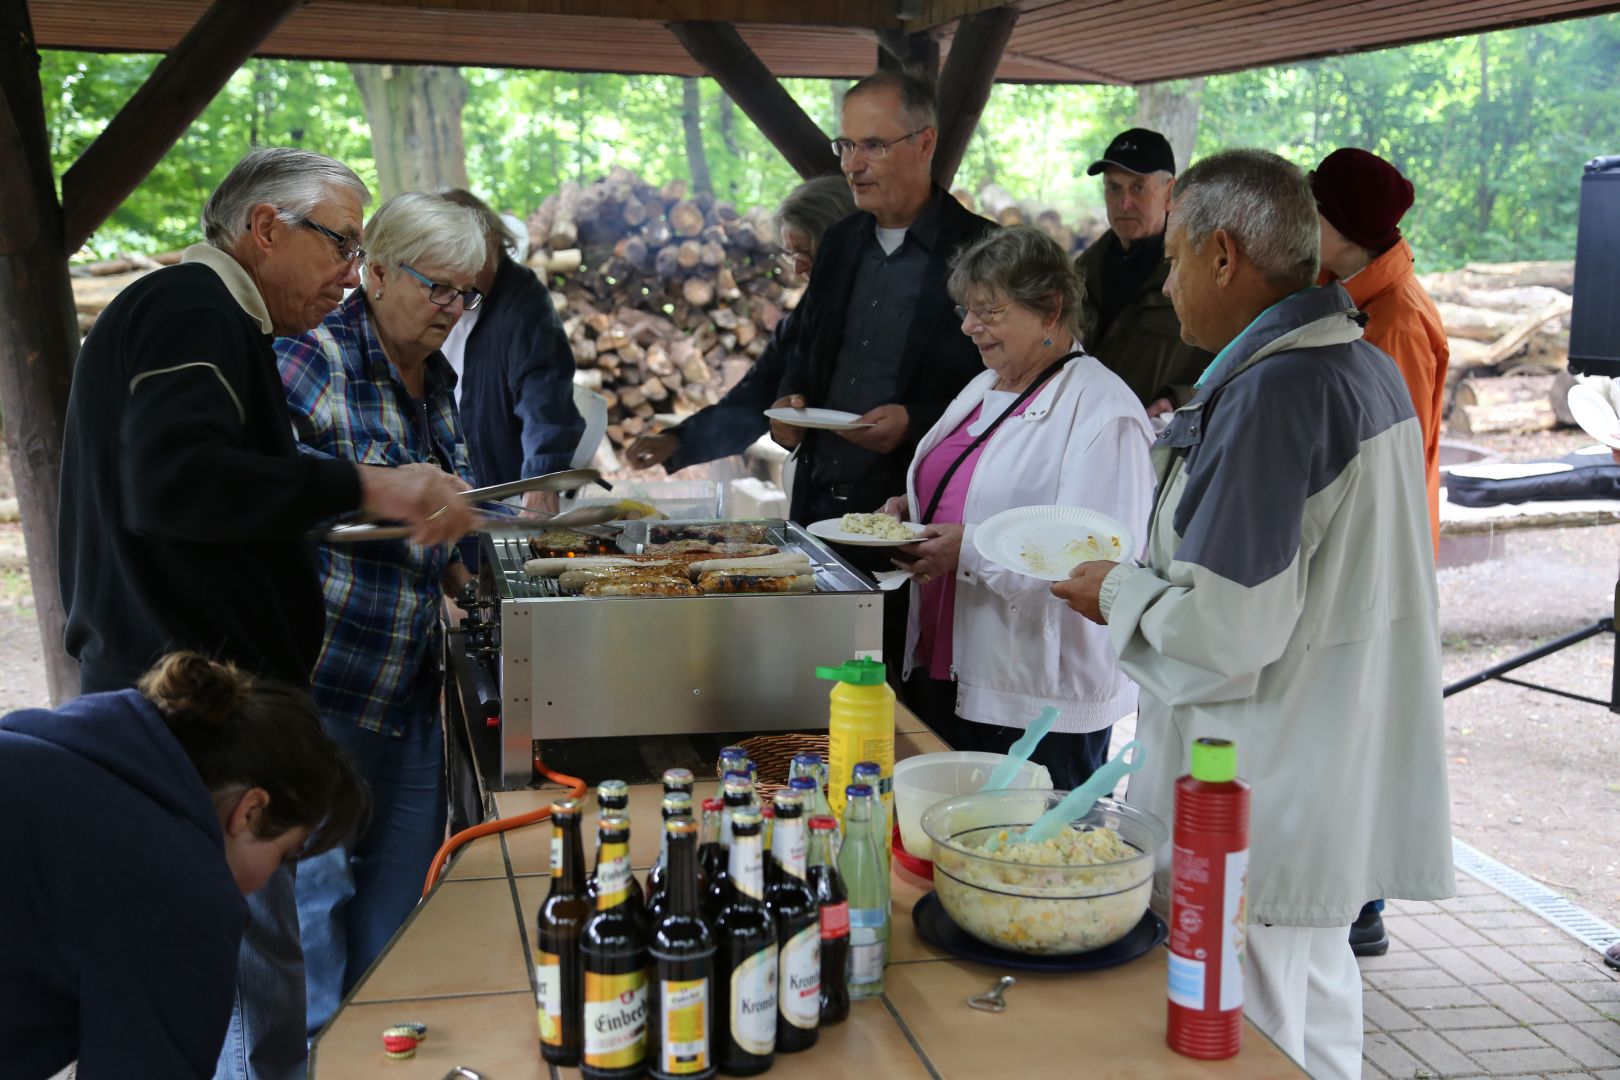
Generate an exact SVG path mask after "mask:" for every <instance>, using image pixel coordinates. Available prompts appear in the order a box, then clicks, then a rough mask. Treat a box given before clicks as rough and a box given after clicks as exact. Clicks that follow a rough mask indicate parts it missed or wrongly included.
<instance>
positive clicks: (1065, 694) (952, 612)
mask: <svg viewBox="0 0 1620 1080" xmlns="http://www.w3.org/2000/svg"><path fill="white" fill-rule="evenodd" d="M1083 288H1084V286H1083V283H1082V282H1081V281H1080V278H1079V276H1078V274H1077V272H1076V271H1075V268H1074V266H1073V264H1071V263H1070V261H1069V259H1068V257H1067V255H1066V254H1065V253H1064V252H1063V250H1062V248H1060V247H1059V246H1058V245H1057V244H1056V243H1055V242H1054V241H1053V240H1052V239H1051V238H1050V237H1048V236H1047V235H1046V234H1045V233H1043V232H1041V231H1040V230H1038V229H1034V228H1029V227H1023V226H1020V227H1016V228H1010V229H1002V230H999V231H997V232H996V233H994V234H992V235H991V236H989V237H987V238H985V239H984V240H982V241H981V242H979V243H978V244H976V245H974V246H973V247H972V248H970V249H968V250H967V251H964V252H963V253H962V254H961V255H960V256H959V257H958V259H957V261H956V264H955V267H954V269H953V272H952V274H951V279H950V291H951V295H952V297H954V298H955V299H956V300H957V302H958V303H960V304H962V305H963V306H962V307H958V308H957V309H956V310H957V314H958V315H959V316H961V318H962V332H963V333H964V334H967V335H968V336H969V337H971V338H972V339H973V343H974V344H975V345H977V346H978V348H979V353H980V355H981V356H982V357H983V359H984V364H985V367H986V368H987V369H988V370H987V371H985V372H984V374H982V375H980V376H979V377H978V378H976V379H974V380H973V381H972V382H971V383H969V384H968V385H967V388H966V389H965V390H963V391H962V393H961V394H960V395H959V396H958V397H957V398H956V400H955V401H953V402H952V403H951V404H950V405H949V406H948V407H947V408H946V410H945V413H944V415H943V416H942V417H941V418H940V421H939V423H938V424H936V425H934V427H933V429H932V430H930V431H929V432H928V433H927V434H926V435H925V436H923V438H922V441H921V442H920V443H919V444H918V447H917V454H916V456H915V458H913V460H912V463H911V470H910V473H909V475H908V481H907V492H906V495H905V496H904V497H896V498H895V499H891V500H890V501H889V503H888V504H887V505H886V506H885V507H884V509H885V510H887V511H888V512H890V513H894V514H896V515H898V516H901V517H903V518H905V519H906V520H910V521H918V522H922V523H923V524H925V525H926V526H927V528H926V530H925V531H924V532H923V534H922V535H923V539H922V540H921V541H920V542H918V543H916V544H910V545H907V546H906V547H904V548H902V549H900V551H899V554H900V558H898V559H897V560H896V565H898V566H902V567H904V568H905V569H908V570H910V571H911V573H912V580H913V581H914V582H916V583H917V584H918V587H917V588H915V589H913V590H912V596H911V617H910V622H909V625H908V627H907V635H906V655H905V660H904V666H903V669H902V670H903V672H904V675H905V679H906V683H905V697H906V701H907V703H908V704H910V705H911V707H912V708H913V709H914V710H916V711H917V712H918V713H919V714H920V715H921V716H922V718H923V720H924V721H925V722H926V723H928V724H929V725H930V726H931V727H932V728H934V730H935V731H936V732H937V733H938V734H939V735H940V736H941V737H942V738H944V739H945V741H947V742H949V743H950V744H951V745H952V746H954V747H956V748H957V749H959V750H989V751H996V752H1004V751H1005V750H1006V749H1007V748H1008V747H1009V746H1011V745H1012V743H1013V742H1014V741H1015V740H1016V739H1017V738H1018V737H1019V735H1021V734H1022V732H1023V728H1025V727H1026V726H1027V725H1028V724H1029V722H1030V721H1031V720H1032V719H1034V718H1035V717H1036V716H1037V715H1039V713H1040V711H1041V709H1042V708H1043V707H1045V706H1047V705H1051V706H1054V707H1056V708H1057V709H1058V710H1060V719H1059V720H1058V722H1057V725H1056V726H1055V727H1054V729H1053V731H1052V734H1050V735H1048V736H1047V737H1046V739H1045V740H1043V742H1042V743H1041V746H1040V748H1039V749H1038V750H1037V751H1036V754H1035V758H1034V760H1036V761H1037V762H1039V763H1040V764H1043V765H1045V766H1046V767H1047V769H1048V770H1049V771H1050V772H1051V774H1052V780H1053V783H1054V785H1055V786H1057V787H1059V788H1068V787H1073V786H1075V785H1077V784H1080V783H1083V782H1084V781H1085V779H1086V778H1087V777H1089V776H1090V775H1091V773H1092V772H1093V771H1094V770H1095V769H1096V768H1097V766H1098V765H1100V764H1102V762H1103V761H1105V760H1106V758H1107V753H1108V739H1109V733H1110V731H1111V729H1112V727H1113V724H1114V721H1116V720H1118V719H1119V718H1120V717H1122V716H1125V715H1127V714H1128V713H1130V712H1131V711H1132V710H1134V709H1135V708H1136V687H1135V685H1134V684H1133V683H1131V681H1130V680H1129V679H1127V678H1126V677H1125V675H1124V674H1123V673H1122V672H1121V671H1120V669H1119V665H1118V663H1117V662H1116V659H1115V656H1114V651H1113V648H1112V647H1111V646H1110V645H1109V642H1108V634H1107V631H1106V629H1105V628H1103V627H1100V626H1096V625H1095V624H1093V623H1090V622H1088V621H1087V620H1086V619H1085V618H1083V617H1081V616H1080V615H1078V614H1076V613H1075V612H1073V611H1071V610H1069V608H1068V607H1066V606H1065V605H1063V604H1059V603H1055V602H1053V600H1052V598H1051V596H1050V595H1049V593H1048V591H1047V588H1048V587H1047V583H1046V582H1044V581H1040V580H1037V579H1035V578H1031V577H1025V576H1023V575H1021V574H1017V573H1014V572H1012V571H1010V570H1007V569H1005V568H1003V567H1001V566H998V565H996V564H994V563H991V562H989V561H987V560H986V559H984V558H983V557H982V556H980V555H979V553H978V551H977V549H976V548H975V547H974V545H973V532H974V530H975V528H977V526H978V525H979V523H980V522H983V521H984V520H985V519H987V518H989V517H990V516H991V515H993V514H997V513H999V512H1001V511H1003V510H1009V509H1012V508H1014V507H1020V506H1040V505H1050V504H1056V505H1059V506H1075V507H1085V508H1088V509H1092V510H1099V511H1101V512H1103V513H1105V514H1107V515H1109V516H1110V517H1113V518H1115V519H1116V520H1118V521H1120V522H1121V523H1122V524H1124V525H1125V526H1126V527H1127V528H1128V529H1130V530H1131V535H1132V536H1133V537H1137V538H1141V537H1143V536H1144V535H1145V532H1146V526H1147V520H1148V514H1149V511H1150V510H1151V506H1152V498H1153V469H1152V465H1151V464H1150V462H1149V459H1148V447H1149V445H1150V444H1151V442H1152V439H1153V436H1152V433H1151V429H1150V428H1149V426H1148V421H1147V416H1146V414H1145V413H1144V412H1143V411H1142V406H1141V404H1140V403H1139V402H1138V401H1137V399H1136V396H1135V395H1134V394H1132V393H1131V391H1130V390H1129V389H1128V388H1127V387H1126V385H1125V383H1124V382H1122V381H1121V380H1120V378H1119V377H1118V376H1117V375H1115V374H1113V373H1112V372H1110V371H1109V370H1108V369H1107V368H1105V367H1103V365H1102V363H1101V362H1100V361H1098V360H1097V359H1096V358H1094V357H1091V356H1087V355H1086V354H1085V352H1084V350H1083V349H1082V348H1081V346H1080V343H1079V337H1080V330H1081V328H1080V325H1079V320H1080V310H1081V308H1080V301H1081V297H1082V295H1083V292H1082V291H1083Z"/></svg>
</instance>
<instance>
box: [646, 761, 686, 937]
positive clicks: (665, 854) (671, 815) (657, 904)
mask: <svg viewBox="0 0 1620 1080" xmlns="http://www.w3.org/2000/svg"><path fill="white" fill-rule="evenodd" d="M660 812H661V813H662V814H663V819H664V822H665V823H668V822H670V821H673V820H675V819H676V818H681V817H684V818H686V819H687V820H688V821H690V820H691V819H692V795H691V793H690V792H686V791H676V792H673V793H671V794H669V795H665V796H664V801H663V805H662V807H661V809H660ZM659 832H660V833H661V835H660V836H659V848H658V861H657V862H655V863H653V868H652V869H651V870H649V871H647V926H648V928H649V930H650V929H651V928H652V927H653V926H656V925H658V920H659V919H660V918H662V917H663V914H664V911H665V910H666V908H665V905H666V904H667V903H668V900H669V897H668V896H667V895H666V893H665V885H664V881H665V877H666V870H665V867H666V866H668V864H669V832H668V830H666V829H663V828H662V827H660V829H659Z"/></svg>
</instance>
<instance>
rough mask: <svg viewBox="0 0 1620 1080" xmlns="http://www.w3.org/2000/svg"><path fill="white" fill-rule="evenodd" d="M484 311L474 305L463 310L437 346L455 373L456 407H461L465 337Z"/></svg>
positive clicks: (465, 352) (465, 347)
mask: <svg viewBox="0 0 1620 1080" xmlns="http://www.w3.org/2000/svg"><path fill="white" fill-rule="evenodd" d="M483 313H484V309H483V308H482V307H475V308H473V309H472V310H471V311H463V312H462V313H461V318H459V319H457V320H456V325H454V326H452V327H451V328H450V334H449V336H448V337H446V338H445V339H444V344H443V345H440V346H439V351H440V352H442V353H444V358H445V359H446V360H448V361H450V369H451V370H452V371H454V372H455V373H456V408H458V409H459V408H461V372H462V368H463V367H465V365H466V362H467V338H468V337H469V336H471V334H472V332H473V327H475V326H477V325H478V316H480V315H482V314H483Z"/></svg>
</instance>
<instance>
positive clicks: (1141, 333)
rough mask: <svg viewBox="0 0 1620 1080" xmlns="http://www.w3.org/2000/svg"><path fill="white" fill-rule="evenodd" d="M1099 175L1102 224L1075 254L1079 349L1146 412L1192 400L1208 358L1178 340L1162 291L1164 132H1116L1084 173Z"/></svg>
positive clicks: (1167, 170) (1171, 162)
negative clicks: (1081, 298)
mask: <svg viewBox="0 0 1620 1080" xmlns="http://www.w3.org/2000/svg"><path fill="white" fill-rule="evenodd" d="M1098 173H1102V175H1103V198H1104V200H1105V201H1106V203H1107V207H1108V225H1109V229H1108V231H1107V232H1105V233H1104V234H1103V235H1102V236H1101V237H1099V238H1098V239H1097V240H1096V241H1095V242H1094V243H1093V244H1092V245H1091V246H1090V247H1088V248H1086V250H1085V251H1083V252H1081V253H1080V258H1079V259H1078V260H1077V265H1078V267H1079V269H1080V274H1081V276H1082V277H1083V278H1084V279H1085V284H1086V294H1085V304H1084V314H1085V322H1086V331H1085V333H1086V337H1085V346H1086V351H1087V352H1089V353H1091V354H1092V355H1093V356H1095V357H1097V359H1099V360H1101V361H1102V362H1103V363H1104V364H1105V365H1107V367H1108V368H1109V369H1110V370H1111V371H1113V372H1114V373H1115V374H1116V375H1118V376H1119V377H1120V378H1121V379H1124V380H1125V384H1126V385H1127V386H1129V387H1130V388H1131V390H1132V391H1133V392H1135V394H1136V396H1137V398H1138V399H1140V400H1141V402H1142V404H1143V406H1145V407H1146V408H1147V411H1148V415H1149V416H1157V415H1159V414H1160V413H1168V412H1170V411H1172V410H1174V409H1175V408H1176V407H1177V406H1178V405H1182V404H1185V403H1186V402H1187V401H1188V400H1189V399H1190V398H1191V397H1192V384H1193V382H1194V381H1196V380H1197V378H1198V376H1199V375H1200V374H1201V373H1202V372H1203V370H1204V368H1205V367H1206V366H1208V364H1209V362H1210V360H1211V359H1212V357H1211V356H1210V355H1209V354H1208V353H1206V352H1204V351H1203V350H1201V349H1195V348H1193V347H1192V346H1191V345H1188V344H1187V343H1185V342H1184V341H1182V339H1181V323H1180V321H1179V320H1178V319H1177V318H1176V312H1175V308H1173V307H1172V306H1171V305H1170V299H1169V298H1168V297H1166V296H1165V295H1164V292H1163V289H1164V280H1165V276H1166V274H1168V272H1169V267H1168V265H1167V264H1166V263H1165V261H1164V222H1165V218H1166V217H1167V215H1168V214H1169V211H1170V191H1171V187H1172V185H1173V184H1174V183H1175V174H1176V157H1175V154H1174V153H1172V152H1171V150H1170V144H1169V142H1167V141H1166V140H1165V137H1164V136H1163V135H1160V134H1159V133H1158V132H1157V131H1149V130H1148V129H1147V128H1131V129H1130V130H1129V131H1125V132H1121V133H1120V134H1119V135H1117V136H1115V138H1114V141H1113V142H1111V143H1109V144H1108V149H1107V150H1105V151H1103V156H1102V157H1101V158H1100V159H1098V160H1097V161H1094V162H1092V163H1091V167H1090V168H1089V169H1087V170H1086V175H1088V176H1096V175H1097V174H1098Z"/></svg>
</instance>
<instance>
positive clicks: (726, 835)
mask: <svg viewBox="0 0 1620 1080" xmlns="http://www.w3.org/2000/svg"><path fill="white" fill-rule="evenodd" d="M725 788H726V798H725V804H724V806H723V807H722V809H721V811H720V844H721V847H722V848H723V849H724V850H723V854H724V856H725V857H724V858H723V859H720V860H718V863H719V865H718V866H716V867H715V869H714V870H713V871H712V872H711V873H710V874H709V886H708V889H707V891H706V892H705V893H704V894H703V917H704V918H705V919H708V920H709V924H710V925H711V926H712V925H713V924H714V921H715V920H716V919H718V918H719V917H720V909H721V908H723V907H725V906H726V902H727V900H728V899H729V898H730V896H731V893H730V890H729V888H728V887H727V885H726V879H727V878H728V877H729V876H730V874H731V845H732V842H733V839H734V837H735V836H736V833H735V832H734V831H733V830H732V828H731V820H732V816H733V815H734V814H736V812H737V811H739V810H753V808H754V785H753V783H752V782H751V781H750V780H749V779H748V774H747V773H741V772H729V773H726V779H725ZM755 813H756V814H757V813H758V811H755Z"/></svg>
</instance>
